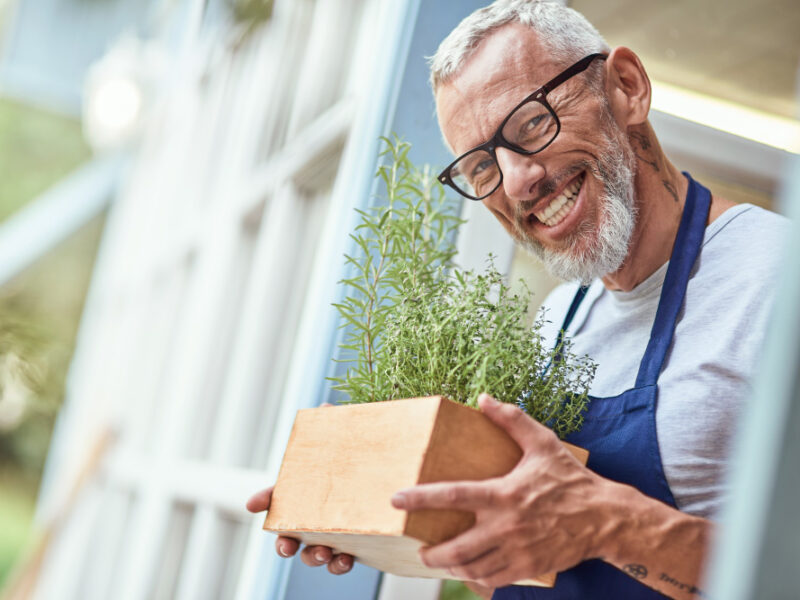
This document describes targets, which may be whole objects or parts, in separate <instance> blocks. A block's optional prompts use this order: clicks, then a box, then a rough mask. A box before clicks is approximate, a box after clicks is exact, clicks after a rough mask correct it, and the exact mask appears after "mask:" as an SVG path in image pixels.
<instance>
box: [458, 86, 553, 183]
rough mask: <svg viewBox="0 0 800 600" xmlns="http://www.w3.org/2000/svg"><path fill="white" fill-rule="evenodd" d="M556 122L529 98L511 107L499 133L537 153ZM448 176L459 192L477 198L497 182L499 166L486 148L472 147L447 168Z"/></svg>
mask: <svg viewBox="0 0 800 600" xmlns="http://www.w3.org/2000/svg"><path fill="white" fill-rule="evenodd" d="M557 133H558V123H557V121H556V119H555V117H554V116H553V114H552V113H551V112H550V111H549V110H548V109H547V107H545V106H544V105H543V104H541V103H540V102H537V101H536V100H531V101H530V102H526V103H525V104H523V105H522V106H520V107H519V108H517V110H515V111H514V112H513V113H512V114H511V115H510V116H509V118H508V120H507V121H506V123H505V125H504V126H503V129H502V131H501V135H502V137H503V139H505V140H506V141H507V142H509V143H510V144H512V145H514V146H517V147H519V148H521V149H522V150H525V151H526V152H531V153H533V152H538V151H539V150H541V149H542V148H544V147H545V146H547V145H548V144H549V143H550V142H552V141H553V139H554V138H555V136H556V134H557ZM450 177H451V179H452V181H453V183H454V184H455V186H456V187H457V188H458V189H459V191H460V192H462V193H464V194H467V195H468V196H472V197H474V198H480V197H482V196H487V195H489V194H491V193H492V192H493V191H494V190H495V189H497V187H498V186H499V185H500V178H501V175H500V168H499V166H498V165H497V161H496V160H495V158H494V156H493V155H492V154H491V153H490V152H489V151H487V150H474V151H473V152H470V153H469V154H466V155H464V156H462V157H461V159H460V160H459V161H458V162H457V163H456V164H455V165H453V166H452V167H451V169H450Z"/></svg>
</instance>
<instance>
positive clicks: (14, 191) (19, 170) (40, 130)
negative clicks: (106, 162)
mask: <svg viewBox="0 0 800 600" xmlns="http://www.w3.org/2000/svg"><path fill="white" fill-rule="evenodd" d="M89 155H90V151H89V146H88V145H87V144H86V142H85V141H84V140H83V137H82V135H81V127H80V123H79V122H78V121H77V120H76V119H72V118H70V117H66V116H63V115H57V114H53V113H50V112H47V111H44V110H40V109H35V108H32V107H30V106H27V105H24V104H21V103H19V102H15V101H13V100H8V99H5V98H0V182H2V183H0V220H2V219H5V218H7V217H8V216H9V215H10V214H12V213H13V212H14V211H15V210H17V209H18V208H20V207H21V206H22V205H23V204H25V203H26V202H28V201H30V200H32V199H33V198H35V197H36V196H38V195H39V194H41V193H42V192H43V191H45V190H46V189H47V188H48V187H50V186H51V185H52V184H53V183H55V182H56V181H58V180H59V179H61V178H62V177H64V176H65V175H67V174H68V173H69V172H70V171H72V170H73V169H75V167H77V166H78V165H79V164H81V163H82V162H84V161H85V160H86V159H87V158H88V157H89Z"/></svg>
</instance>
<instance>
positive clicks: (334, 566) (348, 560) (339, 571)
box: [328, 554, 353, 575]
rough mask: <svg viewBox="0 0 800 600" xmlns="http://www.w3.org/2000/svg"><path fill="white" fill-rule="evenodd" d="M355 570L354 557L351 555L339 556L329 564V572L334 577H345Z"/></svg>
mask: <svg viewBox="0 0 800 600" xmlns="http://www.w3.org/2000/svg"><path fill="white" fill-rule="evenodd" d="M352 568H353V557H352V556H350V555H349V554H337V555H336V556H334V557H333V560H331V562H329V563H328V571H330V572H331V573H333V574H334V575H344V574H345V573H347V572H349V571H350V569H352Z"/></svg>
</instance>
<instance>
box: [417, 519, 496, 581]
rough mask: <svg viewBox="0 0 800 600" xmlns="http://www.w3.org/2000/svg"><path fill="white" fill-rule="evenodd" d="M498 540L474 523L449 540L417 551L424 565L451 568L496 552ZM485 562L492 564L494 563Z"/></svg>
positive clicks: (477, 560)
mask: <svg viewBox="0 0 800 600" xmlns="http://www.w3.org/2000/svg"><path fill="white" fill-rule="evenodd" d="M500 541H501V540H498V539H497V538H496V536H494V535H492V532H491V531H488V530H487V528H486V527H481V526H480V525H476V526H474V527H472V528H471V529H468V530H467V531H465V532H464V533H462V534H461V535H457V536H456V537H454V538H453V539H451V540H448V541H446V542H442V543H441V544H437V545H436V546H430V547H428V548H422V549H421V550H420V551H419V556H420V558H421V559H422V562H423V563H424V564H425V565H426V566H428V567H432V568H439V569H452V568H457V567H465V566H467V565H474V564H478V563H481V561H483V560H486V559H488V558H489V557H491V556H492V555H494V554H497V552H496V551H497V548H498V546H500V545H501V544H500ZM495 560H497V557H495ZM481 564H482V563H481ZM487 564H492V565H493V564H494V563H487ZM476 577H477V576H476ZM467 578H471V577H467ZM472 579H474V578H472Z"/></svg>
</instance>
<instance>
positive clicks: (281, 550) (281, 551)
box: [278, 546, 289, 558]
mask: <svg viewBox="0 0 800 600" xmlns="http://www.w3.org/2000/svg"><path fill="white" fill-rule="evenodd" d="M278 554H280V555H281V556H282V557H283V558H289V553H288V552H287V551H286V549H285V548H284V547H283V546H278Z"/></svg>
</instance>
